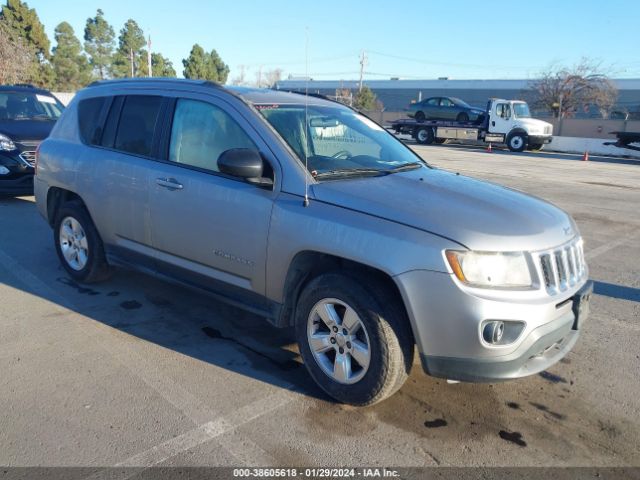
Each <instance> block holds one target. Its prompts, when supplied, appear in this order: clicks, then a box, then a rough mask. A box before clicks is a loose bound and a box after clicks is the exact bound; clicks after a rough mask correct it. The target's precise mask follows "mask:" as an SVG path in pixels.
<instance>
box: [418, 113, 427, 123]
mask: <svg viewBox="0 0 640 480" xmlns="http://www.w3.org/2000/svg"><path fill="white" fill-rule="evenodd" d="M425 118H427V117H426V116H425V114H424V112H416V120H417V121H418V122H424V120H425Z"/></svg>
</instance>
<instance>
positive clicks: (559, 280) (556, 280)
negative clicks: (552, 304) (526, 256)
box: [537, 238, 587, 295]
mask: <svg viewBox="0 0 640 480" xmlns="http://www.w3.org/2000/svg"><path fill="white" fill-rule="evenodd" d="M537 262H538V265H539V272H540V275H541V279H540V281H541V283H543V284H544V286H545V288H546V289H547V292H548V293H549V294H550V295H554V294H556V293H560V292H564V291H565V290H567V289H569V288H570V287H573V286H574V285H576V284H577V283H578V282H579V281H580V280H582V279H583V277H584V276H585V274H586V272H587V268H586V264H585V260H584V251H583V248H582V240H581V239H580V238H578V239H575V240H573V241H572V242H571V243H569V244H564V245H561V246H560V247H557V248H553V249H551V250H548V251H543V252H539V253H538V254H537Z"/></svg>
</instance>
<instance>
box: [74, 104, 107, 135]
mask: <svg viewBox="0 0 640 480" xmlns="http://www.w3.org/2000/svg"><path fill="white" fill-rule="evenodd" d="M106 101H107V97H96V98H87V99H86V100H81V101H80V103H79V104H78V124H79V127H80V137H81V138H82V141H83V142H84V143H86V144H88V145H97V144H98V143H99V142H100V137H101V136H102V122H101V113H102V108H103V107H104V104H105V102H106Z"/></svg>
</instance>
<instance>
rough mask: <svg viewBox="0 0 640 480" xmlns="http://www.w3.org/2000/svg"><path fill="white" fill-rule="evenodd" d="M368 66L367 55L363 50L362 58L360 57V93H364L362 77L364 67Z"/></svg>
mask: <svg viewBox="0 0 640 480" xmlns="http://www.w3.org/2000/svg"><path fill="white" fill-rule="evenodd" d="M366 64H367V54H366V53H365V51H364V50H363V51H362V56H361V57H360V87H359V88H358V91H359V92H361V91H362V77H363V76H364V67H365V65H366Z"/></svg>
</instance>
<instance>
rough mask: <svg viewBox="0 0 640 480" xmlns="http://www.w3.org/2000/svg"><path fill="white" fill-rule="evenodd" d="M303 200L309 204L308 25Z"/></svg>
mask: <svg viewBox="0 0 640 480" xmlns="http://www.w3.org/2000/svg"><path fill="white" fill-rule="evenodd" d="M304 63H305V72H304V80H305V85H304V138H305V148H304V169H305V172H304V201H303V202H302V205H303V206H305V207H308V206H309V179H308V175H309V158H308V157H309V153H308V152H309V27H306V28H305V42H304Z"/></svg>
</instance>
